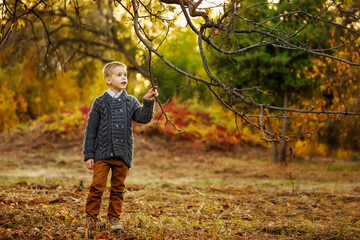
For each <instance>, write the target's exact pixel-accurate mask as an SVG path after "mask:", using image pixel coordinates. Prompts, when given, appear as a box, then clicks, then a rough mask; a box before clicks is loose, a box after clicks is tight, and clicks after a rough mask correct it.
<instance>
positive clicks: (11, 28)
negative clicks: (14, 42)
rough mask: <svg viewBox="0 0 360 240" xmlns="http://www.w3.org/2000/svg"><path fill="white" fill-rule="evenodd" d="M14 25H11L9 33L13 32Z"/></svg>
mask: <svg viewBox="0 0 360 240" xmlns="http://www.w3.org/2000/svg"><path fill="white" fill-rule="evenodd" d="M14 25H15V23H13V24H11V27H10V31H12V30H13V27H14Z"/></svg>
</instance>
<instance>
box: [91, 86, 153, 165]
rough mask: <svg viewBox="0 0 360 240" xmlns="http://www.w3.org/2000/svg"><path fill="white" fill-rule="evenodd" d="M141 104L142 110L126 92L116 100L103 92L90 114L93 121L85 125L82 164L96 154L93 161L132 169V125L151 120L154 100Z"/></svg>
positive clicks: (145, 100) (135, 100)
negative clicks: (119, 163) (114, 162)
mask: <svg viewBox="0 0 360 240" xmlns="http://www.w3.org/2000/svg"><path fill="white" fill-rule="evenodd" d="M95 103H96V104H95ZM143 103H144V105H143V106H141V105H140V103H139V102H138V100H137V99H136V98H135V97H133V96H131V95H128V94H127V93H126V91H125V90H124V91H123V93H122V94H121V95H120V97H118V98H113V97H111V96H110V95H109V94H108V93H106V92H105V93H104V94H103V95H101V96H100V97H98V98H97V99H96V100H95V102H94V107H93V108H92V109H91V111H90V113H89V116H93V117H89V118H88V121H87V127H86V131H85V136H84V161H86V160H87V159H89V158H93V155H94V152H95V157H94V158H95V161H99V160H105V159H110V158H117V159H121V160H123V161H124V163H125V164H126V165H127V166H128V167H131V163H132V158H133V145H134V139H133V132H132V121H136V122H138V123H142V124H146V123H149V122H150V121H151V119H152V116H153V106H154V100H153V99H152V100H149V99H145V98H144V99H143ZM96 106H97V107H96ZM95 135H96V136H95ZM94 139H96V141H94Z"/></svg>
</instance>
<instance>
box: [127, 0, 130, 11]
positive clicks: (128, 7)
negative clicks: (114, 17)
mask: <svg viewBox="0 0 360 240" xmlns="http://www.w3.org/2000/svg"><path fill="white" fill-rule="evenodd" d="M126 8H127V10H129V11H130V8H131V1H128V2H127V4H126Z"/></svg>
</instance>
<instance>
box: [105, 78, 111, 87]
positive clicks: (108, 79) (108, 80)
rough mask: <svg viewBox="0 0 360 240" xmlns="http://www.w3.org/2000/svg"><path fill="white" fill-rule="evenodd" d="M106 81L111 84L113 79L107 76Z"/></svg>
mask: <svg viewBox="0 0 360 240" xmlns="http://www.w3.org/2000/svg"><path fill="white" fill-rule="evenodd" d="M105 82H106V84H107V85H109V84H111V79H110V78H109V77H108V76H106V77H105Z"/></svg>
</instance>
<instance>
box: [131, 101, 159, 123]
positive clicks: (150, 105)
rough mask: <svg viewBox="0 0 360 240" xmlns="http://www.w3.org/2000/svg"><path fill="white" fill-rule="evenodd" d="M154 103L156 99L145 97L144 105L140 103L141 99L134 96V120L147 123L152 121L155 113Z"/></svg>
mask: <svg viewBox="0 0 360 240" xmlns="http://www.w3.org/2000/svg"><path fill="white" fill-rule="evenodd" d="M154 103H155V99H154V98H152V99H147V98H145V97H144V98H143V106H141V105H140V103H139V101H138V100H137V99H136V98H135V97H133V98H132V105H133V108H132V109H133V111H132V115H131V116H132V120H133V121H135V122H137V123H142V124H147V123H149V122H151V120H152V119H153V115H154Z"/></svg>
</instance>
